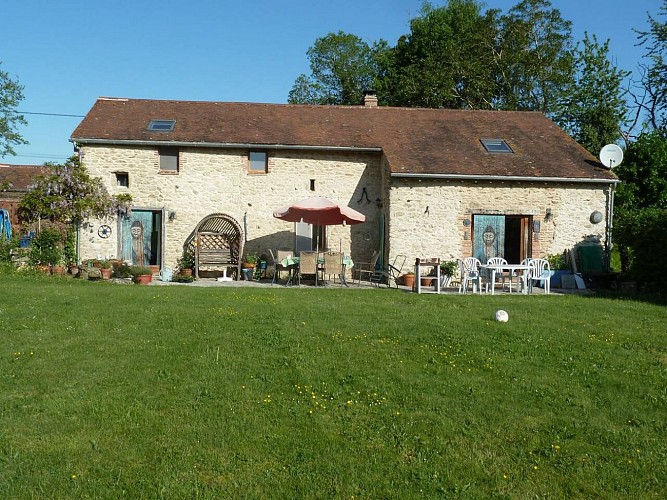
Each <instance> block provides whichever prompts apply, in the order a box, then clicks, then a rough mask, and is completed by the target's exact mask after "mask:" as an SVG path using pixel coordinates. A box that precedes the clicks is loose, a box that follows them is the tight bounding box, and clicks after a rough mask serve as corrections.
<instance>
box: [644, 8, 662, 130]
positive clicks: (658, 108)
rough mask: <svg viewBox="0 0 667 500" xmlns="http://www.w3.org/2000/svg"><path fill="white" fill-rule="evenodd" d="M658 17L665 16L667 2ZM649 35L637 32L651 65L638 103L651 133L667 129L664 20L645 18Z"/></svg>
mask: <svg viewBox="0 0 667 500" xmlns="http://www.w3.org/2000/svg"><path fill="white" fill-rule="evenodd" d="M658 15H660V16H667V0H663V2H662V6H661V7H660V9H659V12H658ZM648 22H649V31H644V32H642V31H640V32H638V33H639V45H643V46H644V47H646V57H647V58H648V60H649V61H650V62H649V64H648V65H647V66H646V67H644V72H643V74H642V84H643V88H644V96H643V97H642V98H641V99H637V102H638V103H639V106H640V108H641V111H643V112H645V113H647V115H648V122H649V124H650V126H651V127H652V128H654V129H658V128H666V127H667V20H665V21H663V22H661V21H660V20H659V19H657V18H655V17H653V16H651V15H650V14H649V16H648Z"/></svg>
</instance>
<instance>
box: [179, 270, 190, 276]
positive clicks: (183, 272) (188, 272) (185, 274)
mask: <svg viewBox="0 0 667 500" xmlns="http://www.w3.org/2000/svg"><path fill="white" fill-rule="evenodd" d="M178 274H180V275H182V276H192V269H181V270H180V271H179V272H178Z"/></svg>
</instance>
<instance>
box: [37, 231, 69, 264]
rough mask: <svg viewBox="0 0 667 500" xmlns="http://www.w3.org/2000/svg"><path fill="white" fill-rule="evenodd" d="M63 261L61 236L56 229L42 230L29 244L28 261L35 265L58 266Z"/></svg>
mask: <svg viewBox="0 0 667 500" xmlns="http://www.w3.org/2000/svg"><path fill="white" fill-rule="evenodd" d="M62 259H63V236H62V234H61V233H60V231H58V230H56V229H50V228H46V229H42V230H41V231H39V232H38V233H37V235H36V236H35V237H34V238H33V239H32V241H31V242H30V261H31V262H32V263H33V264H36V265H53V266H55V265H59V264H62Z"/></svg>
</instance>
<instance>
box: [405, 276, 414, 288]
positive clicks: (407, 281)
mask: <svg viewBox="0 0 667 500" xmlns="http://www.w3.org/2000/svg"><path fill="white" fill-rule="evenodd" d="M403 284H404V285H405V286H408V287H410V288H412V287H413V286H414V285H415V275H414V274H404V275H403Z"/></svg>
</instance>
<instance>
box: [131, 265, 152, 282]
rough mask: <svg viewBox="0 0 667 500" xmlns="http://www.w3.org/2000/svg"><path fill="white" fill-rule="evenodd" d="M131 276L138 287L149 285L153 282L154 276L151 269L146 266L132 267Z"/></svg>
mask: <svg viewBox="0 0 667 500" xmlns="http://www.w3.org/2000/svg"><path fill="white" fill-rule="evenodd" d="M129 271H130V275H131V276H132V281H134V282H135V283H136V284H137V285H147V284H148V283H150V282H151V281H153V274H152V273H151V268H150V267H146V266H130V269H129Z"/></svg>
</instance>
